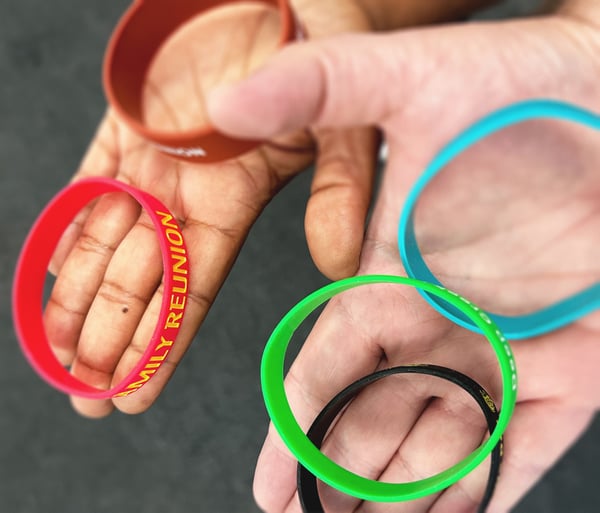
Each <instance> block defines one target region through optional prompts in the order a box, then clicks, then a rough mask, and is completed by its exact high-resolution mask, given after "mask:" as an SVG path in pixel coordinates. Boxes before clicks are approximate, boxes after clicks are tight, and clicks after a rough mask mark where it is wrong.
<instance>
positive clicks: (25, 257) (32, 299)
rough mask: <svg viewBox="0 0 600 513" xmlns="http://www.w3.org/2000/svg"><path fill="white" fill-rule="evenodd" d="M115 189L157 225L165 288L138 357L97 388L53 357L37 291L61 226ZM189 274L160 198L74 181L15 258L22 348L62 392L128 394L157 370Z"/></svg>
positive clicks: (171, 339) (97, 181) (180, 311)
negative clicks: (119, 378) (105, 386)
mask: <svg viewBox="0 0 600 513" xmlns="http://www.w3.org/2000/svg"><path fill="white" fill-rule="evenodd" d="M115 191H122V192H127V193H128V194H130V195H131V196H132V197H133V198H135V199H136V200H137V201H138V202H139V203H140V204H141V205H142V207H143V208H144V209H145V210H146V212H147V214H148V215H149V216H150V219H151V220H152V223H153V224H154V227H155V228H156V233H157V236H158V240H159V243H160V249H161V252H162V262H163V268H164V276H163V284H164V293H163V298H162V305H161V311H160V314H159V318H158V321H157V325H156V328H155V330H154V333H153V334H152V336H151V338H150V341H149V343H148V347H147V348H146V350H145V351H144V353H143V355H142V358H141V359H140V361H139V362H138V363H137V365H136V366H135V367H134V368H133V369H132V370H131V371H130V372H129V373H128V374H127V376H125V378H123V380H122V381H121V382H120V383H117V384H116V385H114V386H113V387H112V388H110V389H109V390H99V389H96V388H94V387H92V386H90V385H88V384H86V383H83V382H82V381H80V380H78V379H77V378H76V377H75V376H73V375H72V374H70V373H69V371H68V370H67V369H65V367H63V366H62V365H61V364H60V362H59V361H58V360H57V359H56V357H55V355H54V353H53V351H52V349H51V347H50V343H49V341H48V337H47V336H46V332H45V330H44V324H43V320H42V310H43V304H42V295H43V291H44V282H45V278H46V273H47V268H48V264H49V262H50V259H51V258H52V255H53V253H54V250H55V248H56V246H57V244H58V242H59V240H60V238H61V236H62V234H63V232H64V231H65V229H66V228H67V227H68V226H69V224H70V222H71V221H72V220H73V218H74V217H75V215H76V214H77V212H78V211H79V210H81V208H82V207H84V206H85V205H86V204H87V203H88V202H90V201H91V200H93V199H95V198H97V197H98V196H100V195H102V194H105V193H109V192H115ZM132 264H133V265H135V264H134V263H132ZM188 280H189V266H188V257H187V250H186V246H185V243H184V240H183V235H182V233H181V229H180V228H179V226H178V224H177V221H176V220H175V217H174V216H173V215H172V214H171V213H170V212H169V211H168V210H167V208H166V207H165V206H164V205H163V204H162V203H161V202H160V201H158V200H157V199H156V198H154V197H153V196H151V195H150V194H148V193H146V192H143V191H141V190H138V189H136V188H134V187H131V186H129V185H126V184H124V183H122V182H118V181H116V180H110V179H107V178H88V179H84V180H80V181H77V182H74V183H72V184H71V185H69V186H68V187H66V188H65V189H63V190H62V191H61V192H60V193H59V194H58V195H57V196H55V197H54V199H53V200H52V201H51V202H50V203H49V204H48V206H47V207H46V208H45V209H44V211H43V212H42V213H41V214H40V216H39V217H38V219H37V220H36V222H35V224H34V226H33V228H32V230H31V232H30V233H29V235H28V237H27V239H26V241H25V244H24V246H23V249H22V251H21V255H20V257H19V261H18V263H17V269H16V272H15V279H14V285H13V317H14V323H15V327H16V331H17V336H18V338H19V342H20V344H21V348H22V350H23V352H24V353H25V356H26V357H27V359H28V360H29V363H30V364H31V365H32V367H33V368H34V369H35V370H36V371H37V373H38V374H39V375H40V376H41V377H42V378H43V379H44V380H45V381H46V382H48V383H49V384H50V385H51V386H53V387H55V388H57V389H58V390H61V391H63V392H65V393H67V394H71V395H77V396H81V397H87V398H92V399H106V398H110V397H118V396H126V395H129V394H131V393H133V392H135V391H136V390H139V388H141V387H142V386H143V385H144V384H145V383H146V382H147V381H148V380H149V379H150V378H151V377H152V376H153V375H154V374H155V373H156V372H157V370H158V369H159V368H160V366H161V365H162V364H163V363H164V361H165V359H166V357H167V355H168V353H169V352H170V351H171V348H172V346H173V344H174V343H175V339H176V337H177V333H178V332H179V327H180V325H181V322H182V320H183V316H184V313H185V308H186V301H187V293H188Z"/></svg>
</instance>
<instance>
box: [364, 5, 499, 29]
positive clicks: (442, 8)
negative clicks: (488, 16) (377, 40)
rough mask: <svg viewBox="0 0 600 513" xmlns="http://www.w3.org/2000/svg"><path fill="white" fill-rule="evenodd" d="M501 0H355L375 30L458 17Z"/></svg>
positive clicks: (398, 27)
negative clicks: (438, 0)
mask: <svg viewBox="0 0 600 513" xmlns="http://www.w3.org/2000/svg"><path fill="white" fill-rule="evenodd" d="M500 1H501V0H446V1H444V2H437V1H432V0H426V1H423V0H404V1H398V0H356V2H357V4H358V5H360V6H361V7H362V9H363V11H364V12H365V14H366V15H367V16H368V17H369V19H370V20H371V26H372V27H373V29H374V30H377V31H387V30H397V29H401V28H404V27H410V26H416V25H426V24H432V23H441V22H448V21H456V20H461V19H464V18H466V17H468V16H469V15H471V14H473V13H474V12H476V11H477V10H479V9H482V8H483V7H487V6H490V5H492V4H495V3H499V2H500Z"/></svg>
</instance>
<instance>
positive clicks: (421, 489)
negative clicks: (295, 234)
mask: <svg viewBox="0 0 600 513" xmlns="http://www.w3.org/2000/svg"><path fill="white" fill-rule="evenodd" d="M375 283H394V284H399V285H408V286H410V287H415V288H417V289H422V290H425V291H427V292H429V293H431V294H434V295H436V296H439V297H441V298H442V299H444V300H446V301H448V302H449V303H451V304H453V305H454V306H455V307H456V308H458V309H459V310H460V311H462V312H464V313H465V315H466V316H467V317H468V318H470V319H472V320H473V322H474V323H475V324H476V325H477V326H478V327H479V328H480V329H481V331H482V332H483V334H484V335H485V336H486V337H487V339H488V341H489V342H490V344H491V346H492V348H493V350H494V352H495V354H496V357H497V358H498V362H499V364H500V372H501V375H502V387H503V394H502V404H501V410H500V416H499V418H498V424H497V426H496V427H495V429H494V431H493V432H492V434H491V435H490V437H489V438H488V439H487V440H486V441H484V442H483V443H482V445H481V446H480V447H479V448H477V449H476V450H475V451H473V452H472V453H471V454H470V455H469V456H467V457H466V458H465V459H463V460H462V461H460V462H459V463H457V464H456V465H454V466H452V467H450V468H448V469H446V470H445V471H443V472H440V473H439V474H436V475H434V476H431V477H428V478H426V479H422V480H420V481H415V482H412V483H398V484H393V483H380V482H377V481H373V480H370V479H366V478H364V477H362V476H359V475H356V474H354V473H352V472H349V471H348V470H346V469H344V468H342V467H341V466H339V465H338V464H337V463H335V462H333V461H332V460H330V459H329V458H327V457H326V456H325V455H323V454H322V453H321V452H320V451H319V450H318V449H317V448H316V447H315V446H314V444H313V443H312V442H311V441H310V440H309V439H308V438H307V437H306V435H305V434H304V432H303V431H302V429H301V428H300V426H299V425H298V422H297V421H296V419H295V417H294V414H293V413H292V410H291V408H290V405H289V402H288V400H287V397H286V394H285V387H284V383H283V368H284V361H285V353H286V349H287V346H288V344H289V342H290V339H291V337H292V335H293V334H294V331H295V330H296V329H297V328H298V327H299V326H300V324H301V323H302V322H303V321H304V319H306V317H307V316H308V315H309V314H310V313H311V312H312V311H313V310H314V309H315V308H317V307H318V306H319V305H321V304H323V303H324V302H325V301H327V300H328V299H330V298H332V297H333V296H335V295H336V294H339V293H341V292H344V291H345V290H348V289H352V288H354V287H358V286H362V285H368V284H375ZM261 382H262V390H263V397H264V400H265V404H266V407H267V411H268V413H269V416H270V417H271V420H272V421H273V425H274V426H275V428H276V429H277V432H278V433H279V435H280V436H281V438H282V440H283V441H284V442H285V444H286V445H287V447H288V449H289V450H290V451H291V452H292V454H293V455H294V456H295V457H296V458H297V459H298V461H299V462H300V463H301V464H302V465H303V466H305V467H306V468H307V469H308V470H309V471H310V472H311V473H312V474H314V475H315V476H316V477H318V478H319V479H321V480H322V481H324V482H325V483H327V484H328V485H330V486H333V487H334V488H336V489H338V490H339V491H341V492H344V493H346V494H348V495H352V496H354V497H358V498H360V499H364V500H371V501H378V502H398V501H405V500H411V499H418V498H420V497H423V496H425V495H429V494H431V493H435V492H437V491H440V490H443V489H444V488H447V487H448V486H450V485H452V484H454V483H455V482H456V481H458V480H460V479H461V478H462V477H464V476H465V475H466V474H468V473H469V472H470V471H471V470H473V469H474V468H475V467H477V465H479V464H480V463H481V462H482V461H483V460H484V459H485V458H486V456H488V455H489V454H490V452H491V451H492V450H493V448H494V447H495V446H496V444H497V443H498V442H499V441H500V438H501V437H502V435H503V433H504V431H505V429H506V427H507V425H508V422H509V420H510V418H511V416H512V413H513V411H514V408H515V403H516V398H517V392H516V391H517V373H516V365H515V361H514V358H513V355H512V351H511V349H510V346H509V345H508V342H507V341H506V338H504V336H503V335H502V333H501V332H500V330H499V329H498V328H497V327H496V325H495V324H494V323H493V322H492V321H491V320H490V319H489V317H488V316H487V315H486V314H485V312H483V311H481V310H480V309H479V308H477V307H476V306H475V305H473V304H472V303H470V302H469V301H467V300H466V299H464V298H462V297H460V296H459V295H458V294H455V293H454V292H451V291H449V290H447V289H444V288H443V287H441V286H439V285H434V284H431V283H427V282H422V281H418V280H414V279H411V278H404V277H401V276H387V275H367V276H357V277H353V278H348V279H345V280H341V281H338V282H334V283H332V284H330V285H327V286H326V287H323V288H321V289H319V290H317V291H316V292H313V293H312V294H310V295H309V296H307V297H306V298H304V299H303V300H302V301H300V302H299V303H298V304H297V305H296V306H294V307H293V308H292V309H291V310H290V311H289V312H288V313H287V314H286V315H285V316H284V318H283V319H282V320H281V321H280V322H279V324H278V325H277V326H276V327H275V330H274V331H273V333H272V334H271V337H270V338H269V341H268V342H267V345H266V347H265V350H264V353H263V358H262V363H261Z"/></svg>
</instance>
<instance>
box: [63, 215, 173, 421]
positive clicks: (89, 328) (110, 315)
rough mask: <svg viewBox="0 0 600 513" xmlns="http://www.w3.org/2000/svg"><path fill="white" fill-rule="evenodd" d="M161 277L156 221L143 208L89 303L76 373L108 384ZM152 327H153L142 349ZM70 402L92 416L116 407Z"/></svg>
mask: <svg viewBox="0 0 600 513" xmlns="http://www.w3.org/2000/svg"><path fill="white" fill-rule="evenodd" d="M132 264H133V265H132ZM161 276H162V260H161V252H160V246H159V244H158V239H157V237H156V233H155V231H154V226H153V225H152V222H151V221H150V219H149V217H148V215H147V214H146V213H145V212H143V213H142V214H141V216H140V218H139V220H138V222H137V223H136V224H135V226H134V227H133V228H132V229H131V230H130V231H129V232H128V234H127V236H126V237H125V238H124V239H123V241H122V242H121V243H120V244H119V246H118V248H116V250H115V251H114V252H113V254H112V258H111V259H110V261H109V262H108V265H107V266H106V270H105V272H103V273H102V274H101V275H100V277H101V278H102V280H101V283H100V285H99V287H98V289H97V292H96V293H95V296H94V298H93V301H92V303H91V305H90V306H89V310H88V312H87V315H86V318H85V323H84V325H83V327H82V329H81V336H80V337H79V341H78V346H77V355H76V357H75V360H74V362H73V366H72V368H71V372H72V373H73V374H74V375H75V376H76V377H77V378H79V379H80V380H81V381H83V382H85V383H88V384H91V385H92V386H95V387H96V388H99V389H103V390H106V389H108V388H109V387H110V385H111V382H112V380H113V374H114V371H115V367H116V365H117V362H119V360H120V359H121V356H122V354H123V352H124V351H125V349H126V348H127V347H128V345H129V344H130V341H131V339H132V338H133V335H134V333H135V332H136V330H137V326H138V324H139V323H140V319H141V318H142V316H144V314H145V312H146V310H147V306H148V303H149V302H150V300H151V298H152V297H153V296H154V294H155V291H156V289H157V287H158V285H159V283H160V280H161ZM152 313H154V312H152ZM157 319H158V312H156V315H154V316H153V320H154V325H155V324H156V320H157ZM153 330H154V326H153V327H152V329H151V330H150V333H149V334H148V338H147V339H146V340H145V344H144V347H143V350H145V348H146V345H147V343H148V341H149V340H150V337H151V333H152V331H153ZM143 350H142V351H143ZM139 357H140V353H138V360H139ZM134 363H136V362H134ZM132 367H133V365H132ZM71 403H72V404H73V407H74V408H75V409H76V410H77V411H78V412H80V413H81V414H83V415H85V416H88V417H100V416H104V415H106V414H108V413H110V411H112V408H113V407H112V402H111V401H110V400H90V399H85V398H80V397H72V399H71Z"/></svg>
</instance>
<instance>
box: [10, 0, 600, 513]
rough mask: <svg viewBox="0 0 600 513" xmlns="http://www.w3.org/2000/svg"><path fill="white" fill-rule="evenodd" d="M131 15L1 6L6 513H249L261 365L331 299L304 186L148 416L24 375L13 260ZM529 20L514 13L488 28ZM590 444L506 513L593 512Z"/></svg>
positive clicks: (246, 256) (516, 6)
mask: <svg viewBox="0 0 600 513" xmlns="http://www.w3.org/2000/svg"><path fill="white" fill-rule="evenodd" d="M534 3H535V2H534ZM125 6H126V2H125V1H124V0H118V1H112V2H108V1H101V0H86V1H83V0H80V1H79V2H76V1H74V0H51V1H44V0H20V1H18V2H17V1H9V0H1V2H0V194H1V198H0V215H1V222H0V241H1V242H2V250H1V251H0V291H1V294H0V328H1V332H2V333H3V334H4V337H3V340H2V345H1V347H2V353H1V355H0V513H121V512H123V513H124V512H133V511H144V512H145V513H164V512H177V513H192V512H194V513H197V512H210V513H238V512H239V513H241V512H249V513H252V512H256V511H258V510H257V508H256V507H255V505H254V502H253V500H252V494H251V483H252V475H253V470H254V464H255V459H256V456H257V454H258V451H259V449H260V446H261V443H262V440H263V438H264V435H265V431H266V427H267V416H266V413H265V411H264V407H263V404H262V398H261V394H260V387H259V362H260V355H261V350H262V347H263V344H264V342H265V341H266V339H267V337H268V335H269V333H270V331H271V329H272V328H273V327H274V325H275V324H276V322H277V321H278V320H279V318H280V316H281V315H282V314H283V313H284V310H287V308H288V307H289V306H291V305H292V304H293V303H295V302H296V301H297V300H298V299H300V298H301V297H303V296H304V295H305V294H306V293H308V292H310V291H312V290H314V289H316V288H317V287H318V286H320V285H322V284H324V283H325V279H324V278H323V277H322V276H320V275H319V273H318V272H317V271H316V270H315V269H314V268H313V266H312V264H311V263H310V259H309V255H308V252H307V250H306V246H305V242H304V236H303V220H302V215H303V210H304V203H305V200H306V197H307V193H308V188H309V180H310V173H305V174H304V175H303V176H301V177H300V178H298V179H297V180H295V181H294V182H293V183H292V184H291V185H290V186H289V187H287V189H286V190H285V191H284V192H283V193H282V194H280V195H279V196H278V197H277V198H276V199H275V201H273V203H272V204H271V205H270V206H269V207H268V209H267V211H266V212H265V213H264V215H263V216H262V218H261V219H260V221H259V222H258V224H257V225H256V226H255V228H254V229H253V231H252V233H251V234H250V237H249V239H248V242H247V243H246V245H245V248H244V250H243V252H242V254H241V256H240V258H239V260H238V262H237V264H236V266H235V269H234V271H233V272H232V274H231V276H230V278H229V279H228V281H227V282H226V284H225V286H224V287H223V290H222V292H221V294H220V296H219V298H218V300H217V302H216V304H215V305H214V307H213V309H212V311H211V313H210V315H209V317H208V319H207V321H206V323H205V324H204V326H203V328H202V330H201V331H200V333H199V335H198V337H197V338H198V340H196V342H195V344H194V346H193V349H192V350H191V351H190V352H189V353H188V355H187V357H186V359H185V361H184V362H183V363H182V365H181V367H180V368H179V371H178V372H177V374H176V377H175V378H174V379H173V381H172V382H171V383H170V385H169V386H168V388H167V390H166V392H165V393H164V394H163V395H162V397H161V398H160V399H159V400H158V402H157V403H156V405H155V406H154V407H153V408H152V409H151V410H150V411H149V412H148V413H146V414H144V415H139V416H125V415H120V414H117V415H112V416H111V417H110V418H108V419H105V420H102V421H99V422H95V421H89V420H85V419H83V418H80V417H78V416H77V415H76V414H75V413H74V412H73V411H72V410H71V408H70V406H69V403H68V401H67V400H66V398H65V397H64V396H63V395H62V394H59V393H57V392H55V391H54V390H51V389H50V388H49V387H48V386H46V385H45V384H44V383H42V382H41V381H40V380H39V379H38V378H37V377H36V376H35V375H34V374H33V372H32V371H31V369H30V368H29V367H28V366H27V364H26V363H25V361H24V359H23V357H22V355H21V354H20V352H19V350H18V348H17V342H16V339H15V336H14V333H13V328H12V321H11V316H10V285H11V280H12V273H13V270H14V265H15V260H16V256H17V252H18V250H19V248H20V245H21V243H22V241H23V239H24V237H25V234H26V233H27V230H28V229H29V227H30V225H31V223H32V222H33V220H34V218H35V216H36V215H37V213H38V212H39V211H40V209H41V208H42V207H43V206H44V205H45V204H46V203H47V201H48V200H49V199H50V198H51V196H52V195H53V194H54V193H55V192H56V191H57V190H58V189H59V188H60V187H62V186H63V185H64V184H65V182H66V181H67V180H68V179H69V177H70V175H71V173H72V171H73V170H74V169H75V168H76V166H77V163H78V160H79V158H80V157H81V155H82V154H83V152H84V150H85V147H86V145H87V143H88V141H89V140H90V138H91V137H92V134H93V132H94V129H95V126H96V124H97V122H98V120H99V119H100V117H101V115H102V112H103V110H104V105H105V102H104V97H103V93H102V90H101V86H100V64H101V59H102V54H103V51H104V45H105V43H106V40H107V38H108V35H109V33H110V31H111V28H112V27H113V25H114V23H115V22H116V20H117V18H118V16H119V14H120V13H121V12H122V11H123V10H124V8H125ZM531 6H532V2H528V1H527V0H525V1H520V2H519V1H516V2H509V3H507V4H506V5H505V6H504V7H503V8H500V9H496V10H494V11H491V12H489V13H488V17H496V16H514V15H521V14H524V13H526V12H528V11H529V10H530V8H531ZM540 422H541V423H540V429H543V419H540ZM599 441H600V422H595V423H594V425H593V426H592V427H591V429H590V430H589V432H588V433H587V435H586V436H585V437H584V438H583V439H582V440H581V441H580V442H579V443H578V444H577V445H576V446H575V447H574V448H573V449H572V450H571V451H570V452H569V454H568V455H567V456H566V457H565V458H564V459H563V460H562V461H561V462H560V463H559V464H558V466H557V467H556V468H555V469H554V470H553V471H552V472H551V473H549V474H548V475H547V476H546V477H545V478H544V480H543V481H542V482H541V483H540V484H539V485H538V486H537V487H536V488H535V489H534V490H533V491H532V492H531V493H530V494H529V495H528V496H527V497H526V498H525V499H524V500H523V502H522V503H521V504H520V505H519V507H518V508H517V509H516V510H515V511H516V512H517V513H534V512H543V513H579V512H580V513H583V512H586V513H591V512H595V511H599V508H598V504H599V501H600V499H598V498H596V496H595V494H596V491H597V490H596V491H595V486H596V485H597V482H598V481H597V475H598V473H597V470H596V465H595V463H596V462H597V461H598V459H599V458H600V443H599ZM449 513H451V512H449Z"/></svg>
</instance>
